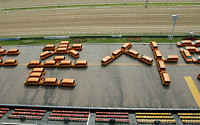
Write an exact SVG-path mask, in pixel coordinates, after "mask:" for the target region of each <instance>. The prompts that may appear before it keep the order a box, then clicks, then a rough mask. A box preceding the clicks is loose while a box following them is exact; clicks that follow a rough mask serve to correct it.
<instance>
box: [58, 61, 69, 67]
mask: <svg viewBox="0 0 200 125" xmlns="http://www.w3.org/2000/svg"><path fill="white" fill-rule="evenodd" d="M57 67H60V68H68V67H72V61H70V60H62V61H60V62H59V63H57Z"/></svg>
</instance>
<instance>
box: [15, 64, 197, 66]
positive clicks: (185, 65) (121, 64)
mask: <svg viewBox="0 0 200 125" xmlns="http://www.w3.org/2000/svg"><path fill="white" fill-rule="evenodd" d="M18 65H22V66H23V65H27V64H18ZM88 65H93V66H99V65H101V63H88ZM109 65H119V66H133V65H147V64H145V63H111V64H109ZM152 65H154V66H155V65H156V64H152ZM165 65H180V66H187V65H200V64H186V63H179V64H176V63H175V64H169V63H168V64H166V63H165Z"/></svg>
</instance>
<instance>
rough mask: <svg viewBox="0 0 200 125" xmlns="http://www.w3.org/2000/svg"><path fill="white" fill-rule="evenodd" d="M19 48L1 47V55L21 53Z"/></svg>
mask: <svg viewBox="0 0 200 125" xmlns="http://www.w3.org/2000/svg"><path fill="white" fill-rule="evenodd" d="M19 54H20V51H19V49H10V50H8V51H6V50H5V49H0V55H19Z"/></svg>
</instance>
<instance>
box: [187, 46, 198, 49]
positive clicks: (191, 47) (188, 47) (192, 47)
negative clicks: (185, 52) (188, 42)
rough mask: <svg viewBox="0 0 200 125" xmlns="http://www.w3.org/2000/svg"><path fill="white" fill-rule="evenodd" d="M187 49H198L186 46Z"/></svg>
mask: <svg viewBox="0 0 200 125" xmlns="http://www.w3.org/2000/svg"><path fill="white" fill-rule="evenodd" d="M185 48H186V49H196V47H195V46H186V47H185Z"/></svg>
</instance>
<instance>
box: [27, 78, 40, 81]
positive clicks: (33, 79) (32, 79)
mask: <svg viewBox="0 0 200 125" xmlns="http://www.w3.org/2000/svg"><path fill="white" fill-rule="evenodd" d="M39 79H40V78H28V82H37V81H38V80H39Z"/></svg>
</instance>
